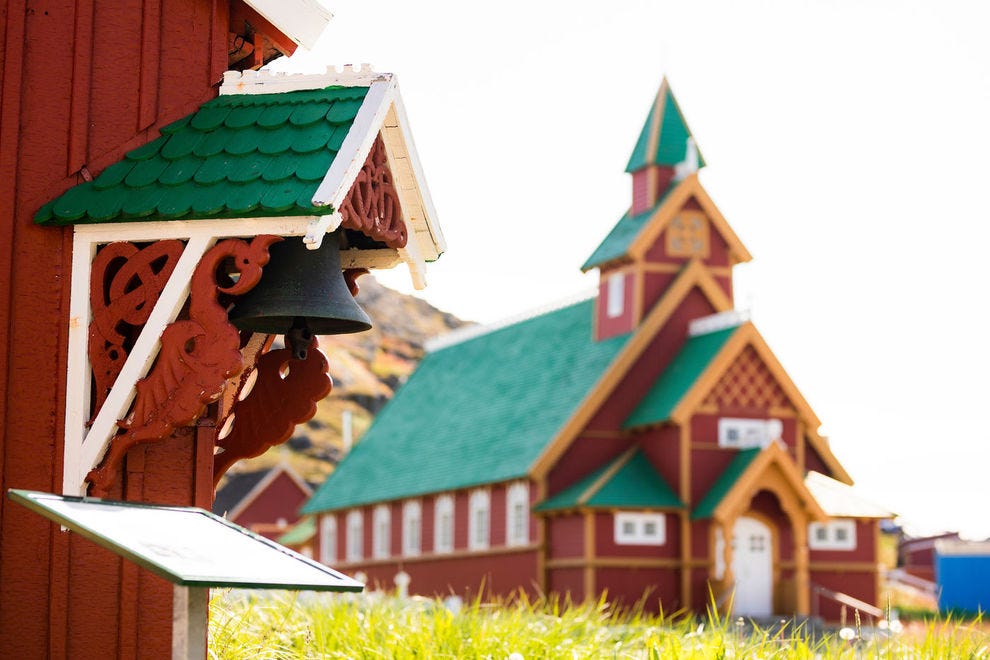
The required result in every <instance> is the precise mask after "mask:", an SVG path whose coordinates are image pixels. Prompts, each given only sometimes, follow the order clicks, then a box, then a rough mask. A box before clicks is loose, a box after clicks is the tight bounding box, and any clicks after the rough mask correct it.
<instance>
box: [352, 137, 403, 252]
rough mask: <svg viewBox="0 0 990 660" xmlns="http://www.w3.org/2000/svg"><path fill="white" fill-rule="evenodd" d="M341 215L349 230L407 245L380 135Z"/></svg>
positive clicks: (393, 244)
mask: <svg viewBox="0 0 990 660" xmlns="http://www.w3.org/2000/svg"><path fill="white" fill-rule="evenodd" d="M340 215H341V216H342V217H343V222H342V223H341V225H342V226H344V227H347V228H348V229H355V230H357V231H360V232H363V233H365V234H367V235H368V236H370V237H371V238H373V239H375V240H376V241H381V242H382V243H384V244H385V245H387V246H389V247H390V248H400V247H405V245H406V240H407V239H408V236H407V235H406V225H405V223H404V222H403V221H402V208H401V207H400V206H399V195H398V192H397V191H396V189H395V181H394V179H393V177H392V172H391V171H390V170H389V168H388V158H387V157H386V154H385V144H384V143H383V142H382V138H381V136H379V137H377V138H376V139H375V144H374V146H372V148H371V152H370V153H369V154H368V160H366V161H365V163H364V166H363V167H362V168H361V171H360V172H359V173H358V175H357V179H356V180H355V181H354V185H353V186H352V187H351V190H350V192H348V193H347V197H346V198H344V202H343V204H341V205H340Z"/></svg>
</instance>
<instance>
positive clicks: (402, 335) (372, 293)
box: [231, 275, 467, 483]
mask: <svg viewBox="0 0 990 660" xmlns="http://www.w3.org/2000/svg"><path fill="white" fill-rule="evenodd" d="M358 284H359V285H360V287H361V290H360V292H359V293H358V296H357V301H358V304H360V305H361V307H362V308H363V309H364V311H365V312H367V313H368V316H370V317H371V320H372V323H373V324H374V327H373V329H372V330H370V331H368V332H362V333H358V334H353V335H334V336H328V337H320V348H321V349H322V350H323V352H324V353H326V355H327V359H328V360H329V362H330V375H331V376H332V377H333V383H334V385H333V391H332V392H331V393H330V395H329V396H328V397H327V398H325V399H324V400H323V401H321V402H320V403H319V404H318V405H317V413H316V416H315V417H313V419H311V420H310V421H308V422H306V423H305V424H300V425H299V426H298V427H297V428H296V433H295V435H294V436H293V437H292V438H291V439H290V440H289V441H288V442H286V443H285V444H284V445H282V446H281V447H275V448H273V449H272V450H270V451H269V452H268V453H267V454H265V455H263V456H259V457H258V458H255V459H251V460H249V461H241V462H240V463H238V464H236V465H234V466H233V468H231V472H244V471H251V470H257V469H260V468H265V467H269V466H272V465H274V464H276V463H278V462H279V461H280V460H286V461H288V463H289V464H290V465H291V466H292V467H293V468H294V469H295V470H296V471H297V472H298V473H299V474H300V475H301V476H302V477H304V478H305V479H306V480H307V481H309V482H315V483H320V482H322V481H323V480H324V479H325V478H326V476H327V475H328V474H329V473H330V472H331V471H332V470H333V466H334V465H336V463H337V461H338V460H339V459H340V457H341V454H342V447H341V426H342V419H343V414H344V411H345V410H350V411H351V414H352V419H353V437H354V440H355V441H357V440H358V439H360V437H361V435H362V434H363V433H364V431H365V430H367V428H368V426H369V425H370V424H371V420H372V417H373V416H374V414H375V413H376V412H378V411H379V410H380V409H381V408H382V406H383V405H385V403H386V402H387V401H388V400H389V399H390V398H392V394H393V393H394V392H395V389H396V388H397V387H398V386H399V385H401V384H402V383H403V382H404V381H405V379H406V378H407V377H408V376H409V374H410V373H412V371H413V369H415V368H416V365H417V364H418V363H419V360H420V359H421V358H422V357H423V345H424V343H425V342H426V341H428V340H429V339H432V338H434V337H437V336H440V335H442V334H444V333H447V332H449V331H451V330H453V329H455V328H459V327H461V326H464V325H467V323H466V322H464V321H462V320H460V319H458V318H457V317H455V316H453V315H452V314H448V313H446V312H442V311H440V310H438V309H436V308H435V307H433V306H432V305H430V304H429V303H427V302H425V301H423V300H420V299H419V298H416V297H414V296H407V295H404V294H401V293H399V292H397V291H393V290H392V289H388V288H386V287H384V286H382V285H381V284H379V283H378V281H377V280H375V279H374V277H372V276H370V275H366V276H364V277H362V278H360V279H359V280H358Z"/></svg>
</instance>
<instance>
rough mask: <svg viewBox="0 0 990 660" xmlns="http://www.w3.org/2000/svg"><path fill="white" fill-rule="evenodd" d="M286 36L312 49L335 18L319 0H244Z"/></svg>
mask: <svg viewBox="0 0 990 660" xmlns="http://www.w3.org/2000/svg"><path fill="white" fill-rule="evenodd" d="M244 3H245V4H246V5H247V6H249V7H251V8H252V9H254V10H255V11H256V12H258V13H259V14H261V15H262V16H264V17H265V18H267V19H268V20H269V21H271V23H272V25H274V26H275V27H277V28H278V29H279V30H281V31H282V32H283V33H284V34H285V36H287V37H288V38H290V39H292V40H293V41H295V42H296V43H297V44H300V45H302V46H305V47H306V48H309V49H310V50H312V49H313V48H314V47H315V46H316V40H317V39H319V37H320V35H321V34H323V30H325V29H326V27H327V25H329V24H330V19H331V18H333V14H331V13H330V12H329V11H328V10H327V8H326V7H324V6H323V5H322V4H320V2H319V0H244Z"/></svg>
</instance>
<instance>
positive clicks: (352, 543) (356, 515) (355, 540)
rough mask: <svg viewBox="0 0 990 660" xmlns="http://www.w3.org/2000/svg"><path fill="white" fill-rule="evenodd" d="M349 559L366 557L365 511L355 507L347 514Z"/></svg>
mask: <svg viewBox="0 0 990 660" xmlns="http://www.w3.org/2000/svg"><path fill="white" fill-rule="evenodd" d="M346 551H347V552H346V556H347V561H361V559H363V558H364V513H363V512H362V511H361V510H360V509H355V510H353V511H351V512H349V513H348V514H347V548H346Z"/></svg>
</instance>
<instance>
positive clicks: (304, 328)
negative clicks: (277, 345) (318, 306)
mask: <svg viewBox="0 0 990 660" xmlns="http://www.w3.org/2000/svg"><path fill="white" fill-rule="evenodd" d="M311 341H313V332H312V330H310V329H309V324H307V323H306V318H305V317H304V316H297V317H295V318H294V319H292V327H291V328H289V331H288V332H286V333H285V343H287V344H288V345H289V348H291V349H292V357H293V358H295V359H296V360H305V359H306V356H307V355H308V353H309V344H310V342H311Z"/></svg>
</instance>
